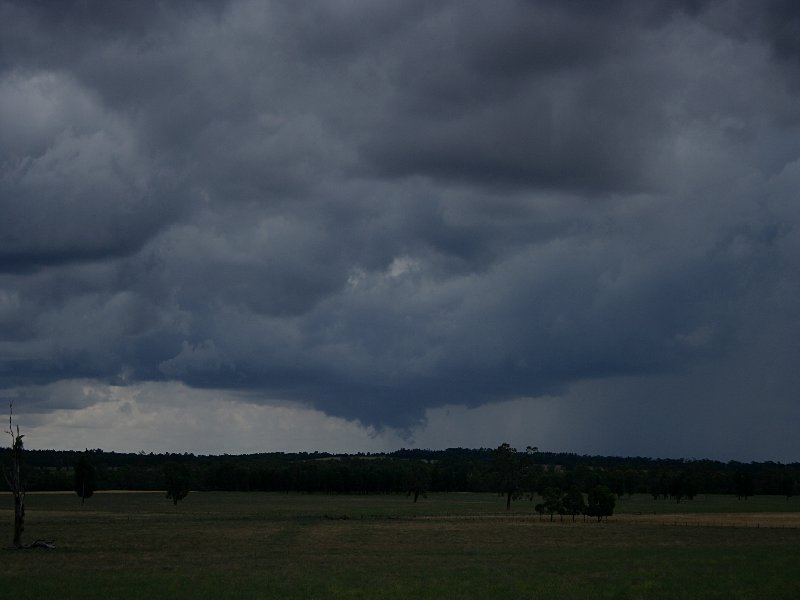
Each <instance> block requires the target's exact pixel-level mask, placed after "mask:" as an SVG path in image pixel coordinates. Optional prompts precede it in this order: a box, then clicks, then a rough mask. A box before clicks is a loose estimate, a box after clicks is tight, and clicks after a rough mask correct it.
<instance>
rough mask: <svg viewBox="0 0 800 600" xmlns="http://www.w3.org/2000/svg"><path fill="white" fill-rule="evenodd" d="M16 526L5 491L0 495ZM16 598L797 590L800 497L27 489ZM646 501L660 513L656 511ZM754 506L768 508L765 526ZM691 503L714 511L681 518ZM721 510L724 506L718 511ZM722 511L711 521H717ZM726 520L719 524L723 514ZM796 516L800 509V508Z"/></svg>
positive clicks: (13, 585)
mask: <svg viewBox="0 0 800 600" xmlns="http://www.w3.org/2000/svg"><path fill="white" fill-rule="evenodd" d="M0 500H2V501H3V504H0V506H5V507H8V508H4V509H3V510H2V511H0V522H1V523H3V524H4V526H5V528H6V529H5V531H6V533H7V538H8V541H10V540H11V533H12V528H11V510H9V509H10V507H11V498H10V496H8V495H4V496H2V497H0ZM27 508H28V510H27V519H26V531H25V534H24V539H25V540H27V541H30V540H33V539H36V538H47V539H52V540H54V541H55V542H56V544H57V549H55V550H50V551H46V550H27V551H13V550H8V551H4V552H3V554H2V562H0V578H1V579H0V581H1V582H2V584H0V586H1V587H0V589H1V590H2V592H0V595H3V597H8V598H14V599H15V600H20V599H26V598H31V599H33V598H44V597H58V598H75V599H81V600H84V599H86V600H89V599H93V598H103V599H106V598H145V597H149V598H171V599H180V598H192V599H203V598H214V599H218V598H404V599H407V598H409V597H416V598H559V599H561V598H566V599H570V598H581V600H585V599H587V598H615V599H616V598H642V599H652V598H687V599H688V598H720V599H722V598H725V599H731V598H773V599H775V598H792V599H796V598H800V528H797V527H792V526H787V525H792V524H793V523H798V521H797V520H796V519H797V516H796V515H793V514H791V513H800V499H792V500H790V501H788V502H787V501H786V500H785V499H783V498H769V497H758V498H751V499H749V500H748V501H747V502H744V501H737V500H736V499H735V498H728V497H712V496H708V497H699V498H697V499H695V500H694V501H693V502H690V503H686V504H683V503H682V504H681V505H676V504H674V503H671V502H668V501H657V502H654V501H653V500H652V498H649V497H644V496H641V497H638V496H634V497H633V498H623V499H621V500H620V501H619V504H618V509H619V511H618V514H617V515H615V516H614V517H612V518H611V519H610V520H609V522H608V523H601V524H599V523H596V522H585V523H584V522H583V521H582V520H579V521H578V522H576V523H572V522H570V521H566V522H563V523H561V522H559V521H558V518H557V517H556V521H555V522H552V523H551V522H549V521H547V520H546V521H540V520H539V517H537V516H535V515H532V514H531V513H532V506H531V503H530V502H528V501H520V502H516V503H515V504H514V505H513V507H512V510H511V511H510V513H509V512H506V511H505V510H504V503H503V500H502V499H500V498H498V497H497V496H494V495H481V494H447V495H432V496H430V497H428V498H427V499H425V500H421V501H420V503H418V504H416V505H414V504H413V503H411V501H410V500H409V499H408V498H407V497H405V496H307V495H295V494H291V495H289V494H261V493H249V494H239V493H198V492H193V493H191V494H190V495H189V496H188V497H187V498H186V499H185V500H184V501H183V502H181V503H180V504H179V505H178V507H177V508H176V507H173V506H172V504H171V503H170V502H169V501H168V500H166V499H164V498H163V495H162V494H154V493H112V492H106V493H98V494H96V495H95V496H94V497H93V498H91V499H89V500H88V501H87V502H86V505H84V506H81V505H80V501H79V499H78V498H77V496H75V495H74V494H72V495H67V494H29V495H28V502H27ZM653 513H655V514H653ZM751 514H758V515H762V514H763V515H770V514H772V515H773V516H774V515H778V516H779V517H780V519H782V520H779V521H775V523H777V524H778V525H777V526H766V525H768V524H766V523H765V524H761V523H758V522H757V521H754V520H753V519H752V518H751ZM698 515H699V516H701V517H702V518H704V519H708V520H709V523H717V525H704V523H703V522H701V521H697V522H693V523H692V524H691V525H687V524H677V525H676V523H682V522H681V521H680V518H681V517H684V518H686V517H687V516H694V517H697V516H698ZM719 519H722V520H721V521H720V520H719ZM715 520H716V521H715ZM720 523H723V524H725V525H726V526H718V524H720ZM798 524H800V523H798Z"/></svg>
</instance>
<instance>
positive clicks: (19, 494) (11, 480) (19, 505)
mask: <svg viewBox="0 0 800 600" xmlns="http://www.w3.org/2000/svg"><path fill="white" fill-rule="evenodd" d="M8 408H9V411H8V430H7V431H6V433H8V434H9V435H10V436H11V466H10V467H7V468H6V469H4V471H3V475H4V476H5V479H6V483H8V487H9V488H11V493H12V494H13V496H14V541H13V545H14V548H22V532H23V531H24V530H25V478H24V473H23V470H22V452H23V445H22V438H24V437H25V436H24V435H20V433H19V425H17V427H16V433H14V426H13V423H12V420H11V417H12V415H13V412H14V403H13V402H12V403H11V404H9V407H8Z"/></svg>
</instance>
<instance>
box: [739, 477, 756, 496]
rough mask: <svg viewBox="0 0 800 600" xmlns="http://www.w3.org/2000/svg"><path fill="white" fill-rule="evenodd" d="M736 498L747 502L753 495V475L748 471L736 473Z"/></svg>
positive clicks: (754, 487)
mask: <svg viewBox="0 0 800 600" xmlns="http://www.w3.org/2000/svg"><path fill="white" fill-rule="evenodd" d="M734 482H735V488H736V498H737V499H738V500H741V499H742V498H744V499H745V500H747V498H748V497H749V496H752V495H753V494H754V493H755V489H756V486H755V483H754V482H753V474H752V473H750V472H749V471H738V472H737V473H736V476H735V480H734Z"/></svg>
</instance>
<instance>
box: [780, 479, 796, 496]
mask: <svg viewBox="0 0 800 600" xmlns="http://www.w3.org/2000/svg"><path fill="white" fill-rule="evenodd" d="M781 493H782V494H783V495H784V496H786V499H787V500H788V499H789V498H791V497H792V496H794V479H793V478H792V476H791V475H789V474H786V475H784V476H783V478H782V479H781Z"/></svg>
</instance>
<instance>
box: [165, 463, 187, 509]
mask: <svg viewBox="0 0 800 600" xmlns="http://www.w3.org/2000/svg"><path fill="white" fill-rule="evenodd" d="M190 481H191V476H190V473H189V468H188V467H187V466H186V465H182V464H176V463H170V464H166V465H164V483H165V485H166V488H167V495H166V497H167V498H170V499H171V500H172V504H174V505H175V506H177V505H178V502H180V501H181V500H183V499H184V498H186V496H188V495H189V483H190Z"/></svg>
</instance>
